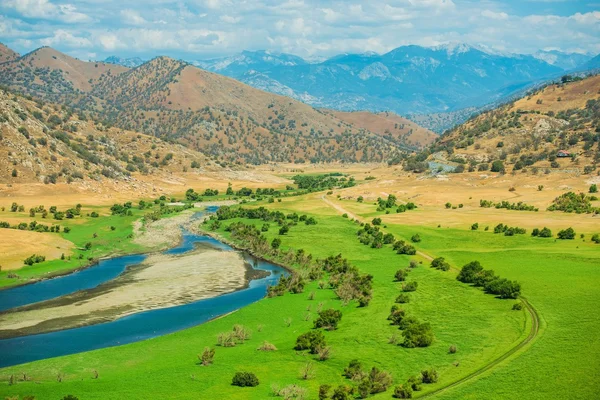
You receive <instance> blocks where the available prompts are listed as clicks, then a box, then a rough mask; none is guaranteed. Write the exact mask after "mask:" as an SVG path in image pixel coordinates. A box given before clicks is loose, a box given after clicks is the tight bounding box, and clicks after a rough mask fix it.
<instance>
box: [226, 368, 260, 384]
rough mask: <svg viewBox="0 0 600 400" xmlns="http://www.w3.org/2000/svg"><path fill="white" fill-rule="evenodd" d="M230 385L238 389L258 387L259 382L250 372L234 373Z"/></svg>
mask: <svg viewBox="0 0 600 400" xmlns="http://www.w3.org/2000/svg"><path fill="white" fill-rule="evenodd" d="M231 384H232V385H233V386H239V387H255V386H258V384H259V381H258V378H257V377H256V375H255V374H254V373H252V372H236V373H235V375H234V376H233V379H232V380H231Z"/></svg>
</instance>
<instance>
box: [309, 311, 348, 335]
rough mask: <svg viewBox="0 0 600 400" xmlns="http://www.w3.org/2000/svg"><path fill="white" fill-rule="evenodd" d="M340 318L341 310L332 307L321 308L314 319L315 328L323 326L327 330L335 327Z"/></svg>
mask: <svg viewBox="0 0 600 400" xmlns="http://www.w3.org/2000/svg"><path fill="white" fill-rule="evenodd" d="M341 319H342V312H341V311H339V310H334V309H333V308H330V309H327V310H323V311H321V312H320V313H319V317H318V318H317V319H316V320H315V322H314V325H315V328H325V329H327V330H330V331H332V330H335V329H337V324H338V322H340V320H341Z"/></svg>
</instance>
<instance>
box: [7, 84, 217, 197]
mask: <svg viewBox="0 0 600 400" xmlns="http://www.w3.org/2000/svg"><path fill="white" fill-rule="evenodd" d="M0 154H2V157H0V182H1V183H10V184H13V183H35V182H44V183H46V184H56V183H69V184H72V185H75V186H80V187H85V188H92V189H93V188H94V187H100V186H103V185H106V182H118V181H121V182H123V184H125V185H129V186H131V185H133V186H136V185H138V189H139V191H140V192H145V189H147V187H144V188H142V186H144V185H142V184H143V182H150V181H155V182H156V181H159V180H160V179H168V178H169V177H170V176H172V175H173V174H174V173H178V174H181V173H182V172H185V171H190V172H191V171H196V172H199V171H212V170H220V167H218V166H216V165H214V164H213V163H211V162H210V161H209V160H208V159H207V158H206V157H205V156H204V155H202V154H200V153H198V152H195V151H193V150H189V149H187V148H186V147H184V146H182V145H179V144H172V143H167V142H164V141H162V140H160V139H158V138H154V137H151V136H147V135H143V134H139V133H136V132H131V131H125V130H122V129H117V128H108V127H105V126H103V125H102V124H101V123H99V122H95V121H93V120H89V119H85V118H84V117H82V116H80V115H77V114H73V113H72V112H70V111H67V110H65V109H64V108H63V107H59V106H56V105H53V104H49V103H43V102H39V101H38V102H34V101H32V100H27V99H25V98H23V97H21V96H17V95H14V94H11V93H9V92H7V91H5V90H0ZM192 163H194V167H195V168H192Z"/></svg>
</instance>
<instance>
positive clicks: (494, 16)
mask: <svg viewBox="0 0 600 400" xmlns="http://www.w3.org/2000/svg"><path fill="white" fill-rule="evenodd" d="M481 15H482V16H483V17H486V18H491V19H496V20H504V19H508V14H507V13H505V12H494V11H490V10H483V11H482V12H481Z"/></svg>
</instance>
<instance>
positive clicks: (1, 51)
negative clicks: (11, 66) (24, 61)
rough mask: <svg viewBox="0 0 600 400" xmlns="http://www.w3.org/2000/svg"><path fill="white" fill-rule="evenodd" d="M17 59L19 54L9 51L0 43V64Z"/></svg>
mask: <svg viewBox="0 0 600 400" xmlns="http://www.w3.org/2000/svg"><path fill="white" fill-rule="evenodd" d="M17 58H19V53H16V52H15V51H13V50H11V49H9V48H8V47H6V46H5V45H3V44H2V43H0V64H1V63H5V62H8V61H13V60H16V59H17Z"/></svg>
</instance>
